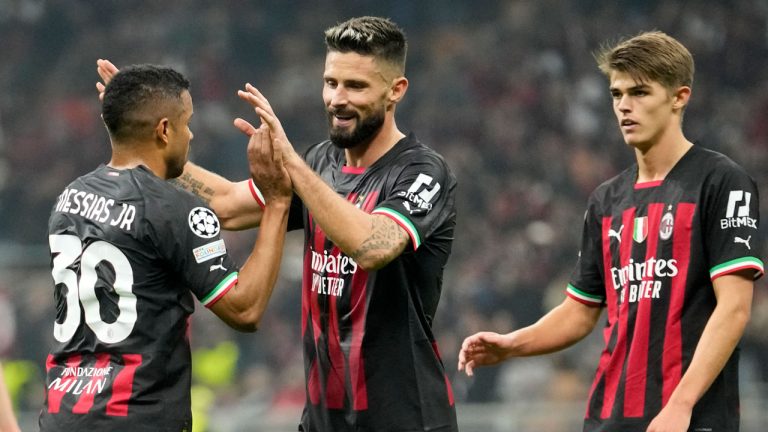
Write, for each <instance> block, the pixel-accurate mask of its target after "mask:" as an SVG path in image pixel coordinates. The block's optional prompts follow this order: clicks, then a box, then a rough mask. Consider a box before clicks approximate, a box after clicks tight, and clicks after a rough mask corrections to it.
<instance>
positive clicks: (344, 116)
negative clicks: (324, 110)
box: [330, 112, 357, 127]
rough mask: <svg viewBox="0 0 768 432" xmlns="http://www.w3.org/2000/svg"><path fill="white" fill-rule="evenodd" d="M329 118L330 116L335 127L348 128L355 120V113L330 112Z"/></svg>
mask: <svg viewBox="0 0 768 432" xmlns="http://www.w3.org/2000/svg"><path fill="white" fill-rule="evenodd" d="M330 116H331V120H332V122H333V125H334V126H337V127H347V126H350V125H352V123H353V122H354V121H355V118H356V117H357V116H356V115H355V113H352V112H331V113H330Z"/></svg>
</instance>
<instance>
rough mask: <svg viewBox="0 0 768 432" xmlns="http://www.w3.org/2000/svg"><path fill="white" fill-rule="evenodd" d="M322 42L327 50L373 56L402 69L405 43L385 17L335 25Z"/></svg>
mask: <svg viewBox="0 0 768 432" xmlns="http://www.w3.org/2000/svg"><path fill="white" fill-rule="evenodd" d="M325 45H326V47H327V49H328V51H338V52H341V53H346V52H354V53H357V54H360V55H366V56H373V57H375V58H376V59H380V60H383V61H385V62H387V63H389V64H391V65H393V66H395V67H396V68H397V69H398V70H399V71H400V73H404V72H405V56H406V53H407V51H408V42H407V41H406V38H405V33H404V32H403V30H402V29H401V28H400V27H398V26H397V24H395V23H394V22H392V21H390V20H389V19H388V18H381V17H372V16H364V17H357V18H352V19H349V20H347V21H345V22H343V23H341V24H337V25H335V26H333V27H331V28H329V29H327V30H326V31H325Z"/></svg>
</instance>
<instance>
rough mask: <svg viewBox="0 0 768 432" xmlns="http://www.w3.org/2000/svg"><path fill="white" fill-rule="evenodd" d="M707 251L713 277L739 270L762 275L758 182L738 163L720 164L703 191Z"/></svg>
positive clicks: (755, 275)
mask: <svg viewBox="0 0 768 432" xmlns="http://www.w3.org/2000/svg"><path fill="white" fill-rule="evenodd" d="M703 194H704V197H703V200H704V202H703V211H704V215H703V217H702V221H703V224H704V226H703V231H704V235H705V238H704V244H705V254H706V258H707V265H708V267H709V275H710V278H711V279H712V280H714V279H716V278H718V277H720V276H722V275H725V274H729V273H733V272H736V271H740V270H745V269H751V270H754V278H755V279H757V278H759V277H760V276H762V274H763V272H764V269H763V261H762V260H761V258H760V257H758V251H760V250H762V247H761V246H762V245H761V244H760V237H759V235H758V233H759V229H758V225H759V221H760V214H759V211H760V210H759V208H760V202H759V201H760V199H759V196H758V190H757V185H756V184H755V182H754V180H752V178H750V177H749V175H747V173H746V172H744V171H743V170H742V169H741V168H740V167H739V166H737V165H735V164H729V165H725V164H723V166H719V167H718V169H717V170H716V171H715V173H714V174H712V175H711V176H710V177H709V178H708V182H707V183H706V184H705V186H704V191H703Z"/></svg>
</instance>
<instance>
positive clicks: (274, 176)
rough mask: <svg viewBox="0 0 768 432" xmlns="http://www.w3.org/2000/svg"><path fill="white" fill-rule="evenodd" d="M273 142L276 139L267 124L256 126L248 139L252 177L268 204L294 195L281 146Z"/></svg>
mask: <svg viewBox="0 0 768 432" xmlns="http://www.w3.org/2000/svg"><path fill="white" fill-rule="evenodd" d="M251 127H252V126H251ZM273 144H274V140H273V139H272V137H270V130H269V127H267V126H266V125H261V126H260V127H259V128H258V129H255V128H254V130H253V133H252V134H251V136H250V139H249V140H248V166H249V168H250V171H251V177H252V178H253V181H254V183H256V186H258V187H259V190H261V193H262V194H263V195H264V200H265V201H266V202H267V205H269V203H270V202H274V201H275V200H280V199H283V200H286V201H288V202H290V200H291V197H292V196H293V190H292V184H291V178H290V177H289V176H288V171H286V169H285V166H284V165H283V156H282V153H281V148H280V146H276V145H273Z"/></svg>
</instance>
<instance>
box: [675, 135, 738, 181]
mask: <svg viewBox="0 0 768 432" xmlns="http://www.w3.org/2000/svg"><path fill="white" fill-rule="evenodd" d="M685 171H686V172H687V173H688V174H689V177H690V178H691V181H703V182H704V183H705V184H706V183H717V182H720V181H723V180H725V179H737V178H742V179H750V180H751V178H752V177H751V176H750V175H749V174H748V173H747V171H746V170H745V169H744V167H742V166H741V165H740V164H739V163H737V162H736V161H734V160H733V159H732V158H731V157H729V156H727V155H725V154H723V153H720V152H718V151H715V150H712V149H709V148H706V147H703V146H701V145H698V144H697V145H694V146H693V147H692V148H691V151H690V158H689V159H688V164H687V169H686V170H685Z"/></svg>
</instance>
